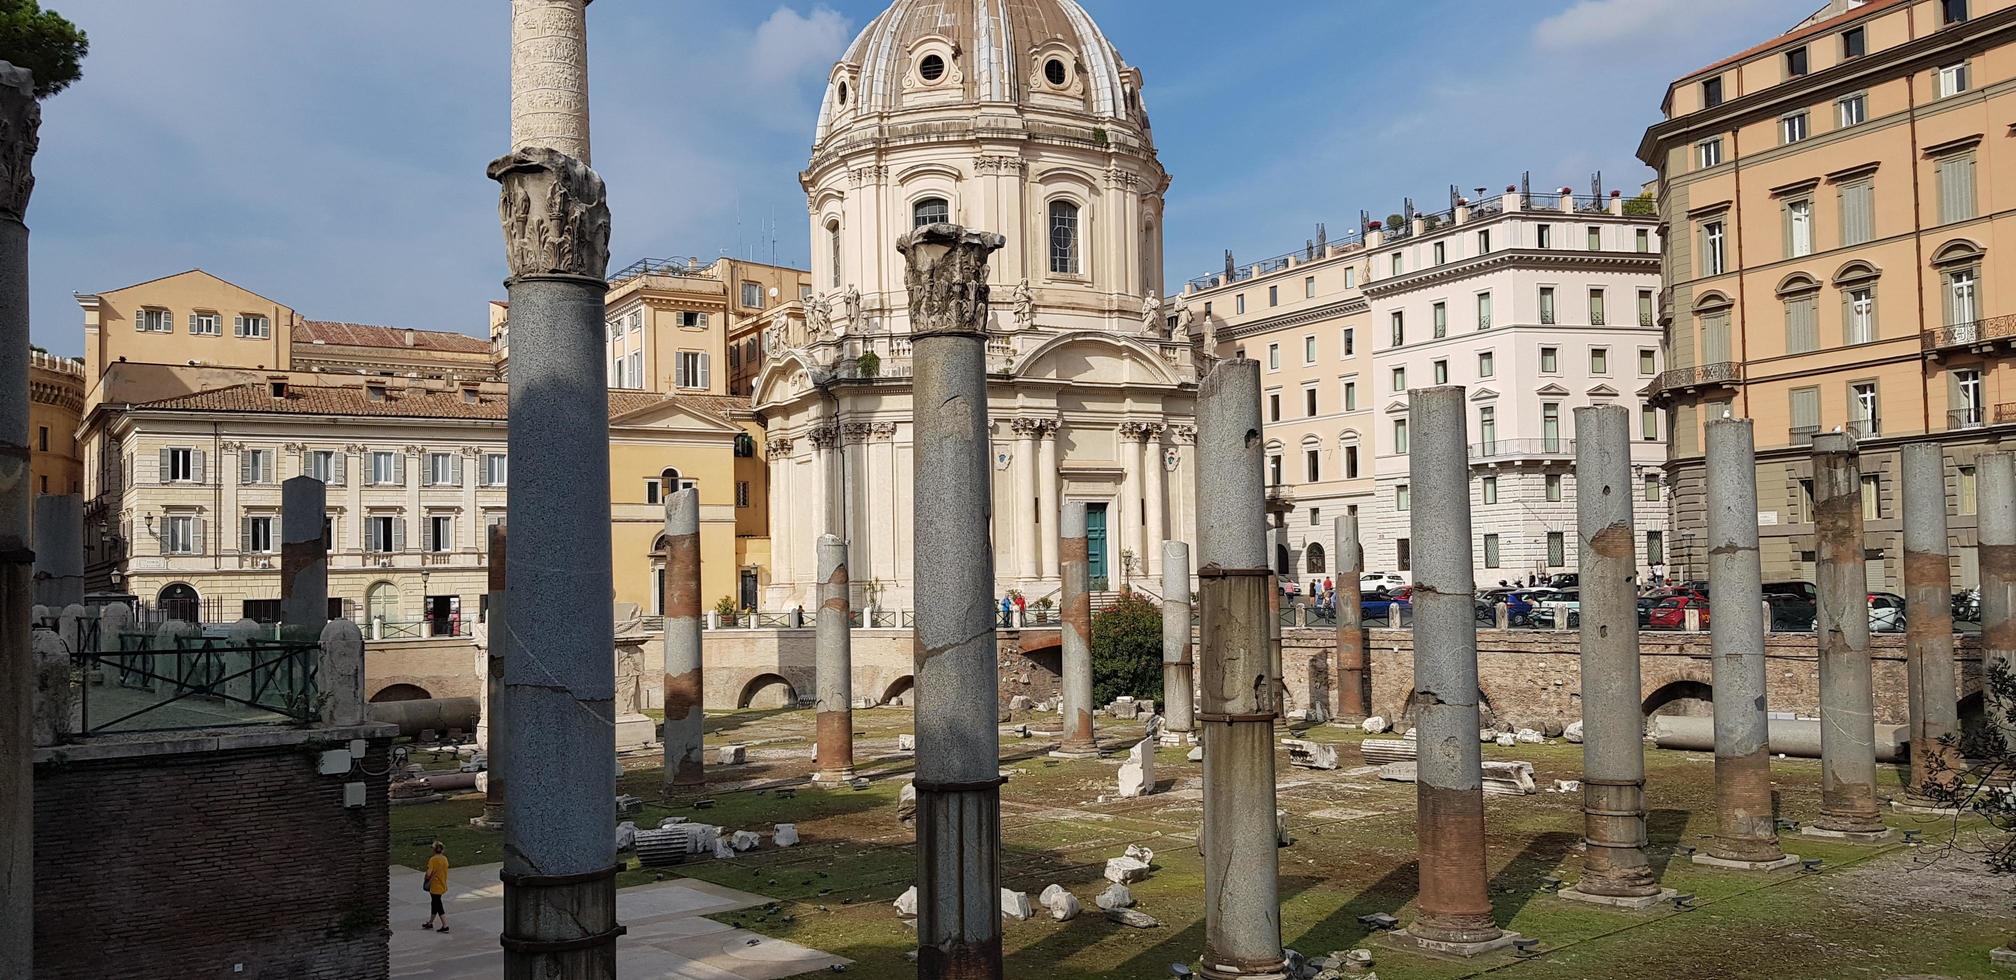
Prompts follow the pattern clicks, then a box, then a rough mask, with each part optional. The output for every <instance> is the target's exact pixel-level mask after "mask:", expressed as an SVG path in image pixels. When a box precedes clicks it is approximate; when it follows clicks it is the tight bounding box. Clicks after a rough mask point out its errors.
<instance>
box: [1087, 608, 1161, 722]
mask: <svg viewBox="0 0 2016 980" xmlns="http://www.w3.org/2000/svg"><path fill="white" fill-rule="evenodd" d="M1123 694H1124V695H1132V696H1134V697H1137V698H1155V699H1158V700H1159V699H1160V698H1161V697H1162V610H1161V609H1160V608H1158V607H1157V606H1156V605H1155V603H1153V602H1150V601H1149V600H1147V599H1144V598H1142V597H1141V596H1139V595H1136V594H1134V593H1133V592H1122V593H1120V598H1119V601H1117V602H1116V603H1114V605H1113V608H1111V609H1108V610H1106V611H1105V612H1103V613H1100V614H1099V615H1097V616H1094V617H1093V618H1092V703H1093V704H1095V705H1099V704H1107V703H1109V702H1111V701H1112V700H1113V699H1114V698H1117V697H1120V696H1121V695H1123Z"/></svg>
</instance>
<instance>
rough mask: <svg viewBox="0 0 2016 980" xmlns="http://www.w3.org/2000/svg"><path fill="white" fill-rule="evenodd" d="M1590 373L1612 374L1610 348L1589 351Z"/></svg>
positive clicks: (1593, 348)
mask: <svg viewBox="0 0 2016 980" xmlns="http://www.w3.org/2000/svg"><path fill="white" fill-rule="evenodd" d="M1589 373H1590V374H1595V375H1604V374H1609V373H1610V348H1608V347H1591V348H1590V349H1589Z"/></svg>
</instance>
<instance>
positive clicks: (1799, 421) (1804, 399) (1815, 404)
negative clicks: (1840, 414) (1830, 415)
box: [1786, 388, 1820, 446]
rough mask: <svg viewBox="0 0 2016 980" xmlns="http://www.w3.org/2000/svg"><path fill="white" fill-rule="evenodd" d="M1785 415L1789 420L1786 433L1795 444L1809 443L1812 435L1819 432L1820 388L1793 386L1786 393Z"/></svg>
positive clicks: (1803, 444) (1811, 440)
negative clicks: (1789, 428)
mask: <svg viewBox="0 0 2016 980" xmlns="http://www.w3.org/2000/svg"><path fill="white" fill-rule="evenodd" d="M1786 400H1787V406H1786V407H1787V410H1788V411H1787V415H1786V417H1787V418H1788V419H1790V420H1791V431H1790V432H1789V433H1788V435H1789V436H1790V440H1791V442H1792V444H1793V445H1795V446H1805V445H1811V444H1812V442H1813V437H1814V436H1815V435H1817V434H1818V433H1819V432H1820V389H1818V388H1794V389H1792V390H1791V391H1790V392H1788V393H1787V394H1786Z"/></svg>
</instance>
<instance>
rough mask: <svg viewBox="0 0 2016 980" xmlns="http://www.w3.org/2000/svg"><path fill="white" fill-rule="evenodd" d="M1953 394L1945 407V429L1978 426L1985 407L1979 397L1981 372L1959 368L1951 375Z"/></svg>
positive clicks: (1977, 369) (1974, 369) (1975, 369)
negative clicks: (1946, 423) (1946, 422)
mask: <svg viewBox="0 0 2016 980" xmlns="http://www.w3.org/2000/svg"><path fill="white" fill-rule="evenodd" d="M1951 377H1952V379H1953V393H1952V398H1951V401H1950V402H1949V404H1948V405H1947V407H1946V412H1947V420H1948V425H1947V428H1954V429H1958V428H1967V427H1971V426H1976V425H1980V424H1981V423H1982V422H1983V421H1984V419H1983V418H1982V416H1983V414H1984V411H1985V409H1986V406H1985V405H1983V404H1982V397H1981V370H1980V369H1979V368H1961V369H1959V370H1956V371H1954V372H1953V373H1952V375H1951Z"/></svg>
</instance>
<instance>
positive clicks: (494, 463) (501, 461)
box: [483, 453, 510, 487]
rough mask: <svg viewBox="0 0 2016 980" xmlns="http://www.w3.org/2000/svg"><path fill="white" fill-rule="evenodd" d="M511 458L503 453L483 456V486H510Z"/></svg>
mask: <svg viewBox="0 0 2016 980" xmlns="http://www.w3.org/2000/svg"><path fill="white" fill-rule="evenodd" d="M509 477H510V469H509V457H506V456H505V455H504V454H503V453H484V454H483V485H484V486H486V487H501V486H507V485H509Z"/></svg>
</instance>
